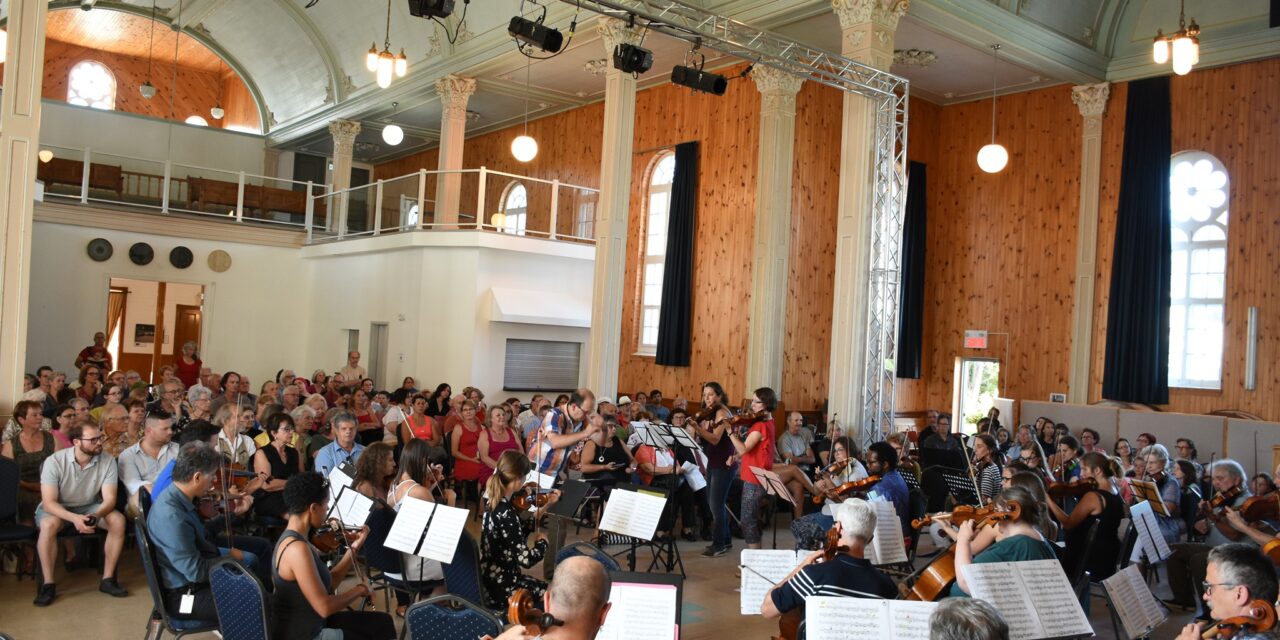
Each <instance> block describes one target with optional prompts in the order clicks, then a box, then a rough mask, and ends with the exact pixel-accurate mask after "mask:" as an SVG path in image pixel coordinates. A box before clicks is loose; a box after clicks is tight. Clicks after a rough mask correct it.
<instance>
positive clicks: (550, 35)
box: [507, 16, 564, 53]
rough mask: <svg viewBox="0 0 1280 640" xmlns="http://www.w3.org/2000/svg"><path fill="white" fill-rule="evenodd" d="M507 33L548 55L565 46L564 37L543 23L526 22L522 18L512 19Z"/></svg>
mask: <svg viewBox="0 0 1280 640" xmlns="http://www.w3.org/2000/svg"><path fill="white" fill-rule="evenodd" d="M507 33H509V34H511V37H513V38H515V39H516V40H519V41H521V42H524V43H527V44H531V45H533V46H535V47H537V48H539V49H542V50H543V51H546V52H547V53H556V52H558V51H560V47H562V46H564V35H563V34H561V33H560V32H559V31H556V30H555V29H552V28H551V27H548V26H546V25H544V24H542V23H541V22H534V21H533V20H526V19H524V18H521V17H520V16H516V17H514V18H512V19H511V24H510V25H508V26H507Z"/></svg>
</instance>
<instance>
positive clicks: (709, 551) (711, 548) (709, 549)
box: [702, 544, 718, 558]
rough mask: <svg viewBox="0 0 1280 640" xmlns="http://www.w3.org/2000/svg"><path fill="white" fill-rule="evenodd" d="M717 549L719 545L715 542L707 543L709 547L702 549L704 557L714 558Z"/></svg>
mask: <svg viewBox="0 0 1280 640" xmlns="http://www.w3.org/2000/svg"><path fill="white" fill-rule="evenodd" d="M717 549H718V547H716V546H715V545H714V544H709V545H707V548H706V549H703V550H702V557H704V558H714V557H716V550H717Z"/></svg>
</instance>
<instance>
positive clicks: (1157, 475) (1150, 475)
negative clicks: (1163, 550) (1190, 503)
mask: <svg viewBox="0 0 1280 640" xmlns="http://www.w3.org/2000/svg"><path fill="white" fill-rule="evenodd" d="M1133 466H1134V469H1135V470H1141V472H1142V473H1139V474H1138V476H1139V477H1141V478H1142V479H1143V480H1146V481H1148V482H1154V483H1155V484H1156V489H1158V490H1159V491H1160V498H1161V499H1162V500H1163V501H1164V506H1165V508H1166V509H1167V510H1168V511H1169V515H1167V516H1163V515H1160V513H1159V512H1156V523H1157V524H1159V525H1160V535H1163V536H1164V539H1165V541H1166V542H1168V543H1169V544H1174V543H1176V542H1177V541H1178V539H1179V538H1181V537H1182V534H1183V533H1184V532H1185V531H1186V528H1187V525H1186V523H1185V522H1183V521H1182V517H1181V514H1182V511H1181V509H1180V507H1179V503H1180V502H1182V488H1181V487H1180V486H1179V485H1178V481H1177V480H1175V479H1174V477H1173V463H1172V462H1171V461H1170V460H1169V450H1168V449H1166V448H1165V447H1164V445H1162V444H1150V445H1147V446H1145V447H1143V448H1142V450H1140V451H1139V452H1138V459H1137V460H1136V461H1135V462H1134V463H1133Z"/></svg>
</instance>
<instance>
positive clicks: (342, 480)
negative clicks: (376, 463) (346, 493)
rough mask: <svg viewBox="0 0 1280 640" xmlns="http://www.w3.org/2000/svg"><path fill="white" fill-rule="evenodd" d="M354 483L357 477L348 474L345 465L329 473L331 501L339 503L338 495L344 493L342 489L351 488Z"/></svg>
mask: <svg viewBox="0 0 1280 640" xmlns="http://www.w3.org/2000/svg"><path fill="white" fill-rule="evenodd" d="M354 483H355V476H354V475H350V474H348V473H347V471H346V469H344V468H343V465H339V466H337V467H334V468H333V469H332V470H330V471H329V501H330V502H337V500H338V493H339V492H341V491H342V488H343V487H351V486H352V485H353V484H354ZM352 488H354V487H352Z"/></svg>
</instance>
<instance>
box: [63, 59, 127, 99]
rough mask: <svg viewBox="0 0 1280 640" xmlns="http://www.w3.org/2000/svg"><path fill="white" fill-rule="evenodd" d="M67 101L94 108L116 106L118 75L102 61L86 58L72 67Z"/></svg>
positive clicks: (68, 80) (68, 81) (68, 79)
mask: <svg viewBox="0 0 1280 640" xmlns="http://www.w3.org/2000/svg"><path fill="white" fill-rule="evenodd" d="M67 102H69V103H71V104H74V105H79V106H81V107H92V108H94V109H106V110H108V111H110V110H112V109H115V108H116V77H115V76H114V75H112V74H111V70H110V69H108V68H106V67H105V66H103V65H102V64H101V63H98V62H94V61H92V60H85V61H83V62H80V63H77V64H76V66H74V67H71V73H70V74H69V77H68V78H67Z"/></svg>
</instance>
